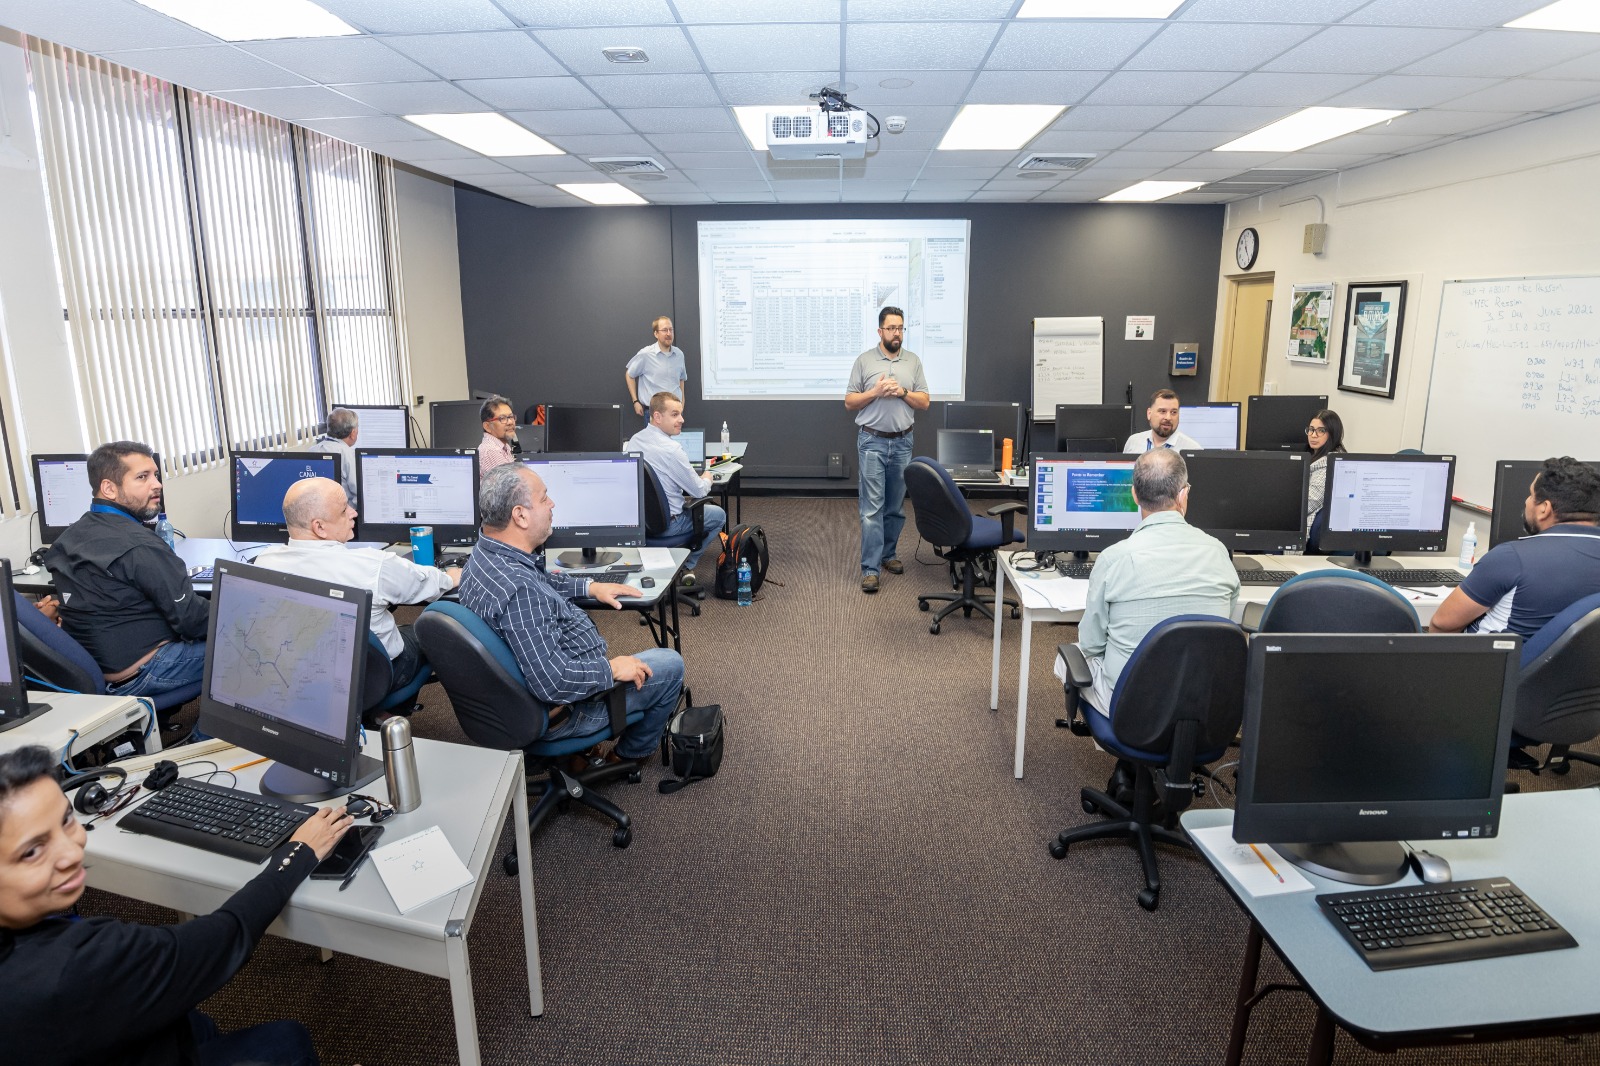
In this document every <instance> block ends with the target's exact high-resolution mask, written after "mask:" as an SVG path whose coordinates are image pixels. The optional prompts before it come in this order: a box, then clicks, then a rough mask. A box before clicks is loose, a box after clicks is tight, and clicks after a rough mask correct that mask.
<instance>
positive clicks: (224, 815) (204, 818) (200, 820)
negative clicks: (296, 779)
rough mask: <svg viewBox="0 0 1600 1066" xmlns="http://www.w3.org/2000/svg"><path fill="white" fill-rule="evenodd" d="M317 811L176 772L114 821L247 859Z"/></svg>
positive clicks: (269, 849) (258, 857) (267, 851)
mask: <svg viewBox="0 0 1600 1066" xmlns="http://www.w3.org/2000/svg"><path fill="white" fill-rule="evenodd" d="M315 812H316V808H315V807H308V806H306V805H305V804H303V803H290V802H288V801H287V800H280V799H274V798H272V797H271V796H258V795H256V794H255V793H254V792H241V791H239V790H238V789H236V788H223V787H222V786H221V785H211V784H207V783H206V782H204V781H195V780H192V779H190V778H186V777H180V778H179V779H178V780H176V781H174V782H173V783H172V784H170V785H168V786H167V787H166V788H164V789H162V790H161V791H160V792H157V793H155V794H154V795H153V796H151V797H150V798H149V799H148V800H146V801H144V802H143V803H141V804H139V805H138V806H137V807H135V808H134V809H133V810H131V811H129V812H128V813H127V814H125V815H123V816H122V820H121V821H119V822H118V823H117V825H118V826H119V827H120V828H122V829H129V830H132V831H133V832H135V833H146V834H148V835H150V836H153V837H160V838H161V839H162V840H171V841H173V842H175V843H178V844H188V845H190V846H192V847H196V848H201V849H203V850H205V851H214V852H216V853H217V854H219V855H227V856H229V857H231V858H235V859H243V860H245V861H246V862H262V861H264V860H265V859H266V858H267V856H269V855H271V854H272V853H273V852H274V851H276V850H278V848H279V847H281V846H282V845H283V842H284V841H285V840H288V839H289V837H290V836H292V835H293V834H294V831H295V829H296V828H297V827H298V826H299V825H300V823H301V822H303V821H305V820H306V819H307V818H309V817H310V816H311V815H312V814H314V813H315Z"/></svg>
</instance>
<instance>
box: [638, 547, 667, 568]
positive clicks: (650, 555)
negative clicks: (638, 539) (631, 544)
mask: <svg viewBox="0 0 1600 1066" xmlns="http://www.w3.org/2000/svg"><path fill="white" fill-rule="evenodd" d="M639 565H640V566H642V567H644V568H645V569H646V570H671V569H672V549H671V548H640V549H639Z"/></svg>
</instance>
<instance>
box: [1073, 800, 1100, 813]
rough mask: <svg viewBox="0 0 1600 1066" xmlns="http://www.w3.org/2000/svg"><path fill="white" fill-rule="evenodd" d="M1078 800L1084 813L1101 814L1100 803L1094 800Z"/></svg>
mask: <svg viewBox="0 0 1600 1066" xmlns="http://www.w3.org/2000/svg"><path fill="white" fill-rule="evenodd" d="M1078 802H1079V803H1080V804H1082V806H1083V813H1084V814H1099V813H1100V805H1099V804H1098V803H1096V802H1094V800H1079V801H1078Z"/></svg>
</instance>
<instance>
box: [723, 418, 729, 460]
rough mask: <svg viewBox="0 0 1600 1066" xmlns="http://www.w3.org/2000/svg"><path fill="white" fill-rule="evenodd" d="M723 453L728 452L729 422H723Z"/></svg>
mask: <svg viewBox="0 0 1600 1066" xmlns="http://www.w3.org/2000/svg"><path fill="white" fill-rule="evenodd" d="M722 454H723V455H727V454H728V423H727V422H723V423H722Z"/></svg>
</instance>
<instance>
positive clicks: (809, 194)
mask: <svg viewBox="0 0 1600 1066" xmlns="http://www.w3.org/2000/svg"><path fill="white" fill-rule="evenodd" d="M776 198H777V201H778V203H780V204H837V203H843V202H844V200H843V198H842V197H841V196H840V195H839V193H838V191H837V190H835V191H833V192H827V191H825V190H817V191H811V190H807V189H779V190H778V191H777V193H776Z"/></svg>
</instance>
